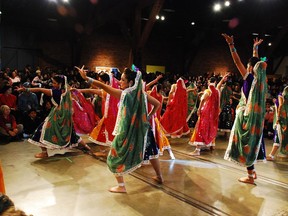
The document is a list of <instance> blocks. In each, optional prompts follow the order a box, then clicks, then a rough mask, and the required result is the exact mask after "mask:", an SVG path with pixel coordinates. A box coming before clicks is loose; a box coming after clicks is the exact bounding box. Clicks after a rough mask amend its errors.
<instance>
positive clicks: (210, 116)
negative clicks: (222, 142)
mask: <svg viewBox="0 0 288 216" xmlns="http://www.w3.org/2000/svg"><path fill="white" fill-rule="evenodd" d="M205 94H208V95H209V96H208V97H207V99H206V101H205V102H204V104H203V106H202V108H201V110H200V116H199V118H198V121H197V123H196V127H195V129H194V132H193V134H192V136H191V139H190V141H189V144H191V145H195V146H197V145H206V146H211V145H214V143H212V142H213V141H214V139H215V138H216V135H217V129H218V119H219V111H220V94H219V91H218V90H217V88H215V85H209V87H208V89H206V90H205V92H204V95H205Z"/></svg>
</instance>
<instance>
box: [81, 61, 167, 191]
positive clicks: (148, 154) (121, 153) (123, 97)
mask: <svg viewBox="0 0 288 216" xmlns="http://www.w3.org/2000/svg"><path fill="white" fill-rule="evenodd" d="M76 68H77V69H78V71H79V73H80V75H81V76H82V78H83V79H84V80H87V81H88V83H90V84H92V85H95V86H98V87H100V88H102V89H103V90H104V91H106V92H107V93H108V94H110V95H111V96H113V97H116V98H118V99H120V105H119V111H118V115H117V120H116V125H115V128H114V132H113V133H114V134H115V138H114V139H113V142H112V146H111V150H110V152H109V155H108V157H107V165H108V167H109V169H110V171H111V172H112V173H113V174H114V175H115V177H116V180H117V182H118V185H117V186H115V187H112V188H110V189H109V191H110V192H114V193H126V187H125V183H124V178H123V175H124V174H128V173H131V172H132V171H134V170H136V169H137V168H139V167H140V166H141V164H142V163H143V162H144V161H147V160H150V162H151V164H152V166H153V168H154V170H155V172H156V176H155V177H153V179H154V180H155V181H157V182H158V183H162V182H163V178H162V173H161V169H160V162H159V160H158V149H157V145H156V143H155V139H154V135H153V132H152V130H151V127H150V125H149V120H148V119H150V118H151V116H152V115H154V114H155V113H156V111H157V109H158V108H159V107H160V103H159V101H157V100H156V99H155V98H153V97H151V96H150V95H148V94H146V93H145V92H144V91H143V83H142V74H141V72H140V71H138V72H133V71H131V70H130V69H128V68H126V69H125V70H124V72H123V73H122V76H121V80H120V81H119V84H120V88H121V89H122V90H121V89H115V88H113V87H111V86H110V85H107V84H104V83H102V82H99V81H98V80H94V79H92V78H90V77H87V75H86V72H85V71H84V69H83V68H84V66H83V67H82V68H78V67H76ZM147 101H148V102H149V103H151V104H152V105H153V109H152V110H151V111H150V113H148V112H147Z"/></svg>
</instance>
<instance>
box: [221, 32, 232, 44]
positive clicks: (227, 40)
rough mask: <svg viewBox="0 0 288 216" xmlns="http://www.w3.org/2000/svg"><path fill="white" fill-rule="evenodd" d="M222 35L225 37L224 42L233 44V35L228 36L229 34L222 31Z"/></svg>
mask: <svg viewBox="0 0 288 216" xmlns="http://www.w3.org/2000/svg"><path fill="white" fill-rule="evenodd" d="M222 36H223V37H224V38H225V40H226V42H227V43H228V44H233V43H234V38H233V35H231V36H229V35H227V34H225V33H223V34H222Z"/></svg>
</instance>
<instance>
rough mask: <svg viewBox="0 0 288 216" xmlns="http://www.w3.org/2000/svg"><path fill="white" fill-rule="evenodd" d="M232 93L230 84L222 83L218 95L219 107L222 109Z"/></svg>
mask: <svg viewBox="0 0 288 216" xmlns="http://www.w3.org/2000/svg"><path fill="white" fill-rule="evenodd" d="M232 94H233V91H232V89H231V87H230V86H227V84H225V85H224V87H223V89H222V91H221V97H220V109H221V110H223V108H224V106H225V105H226V104H227V103H229V100H230V97H231V95H232Z"/></svg>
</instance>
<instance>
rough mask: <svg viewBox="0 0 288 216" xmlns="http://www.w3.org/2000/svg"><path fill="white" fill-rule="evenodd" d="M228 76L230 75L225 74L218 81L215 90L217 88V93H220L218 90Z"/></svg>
mask: <svg viewBox="0 0 288 216" xmlns="http://www.w3.org/2000/svg"><path fill="white" fill-rule="evenodd" d="M229 75H230V73H226V74H225V75H224V76H223V77H222V79H221V80H220V81H219V83H218V84H217V87H216V88H217V89H218V90H219V91H220V88H221V86H222V84H223V83H224V82H226V81H227V79H228V76H229Z"/></svg>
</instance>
